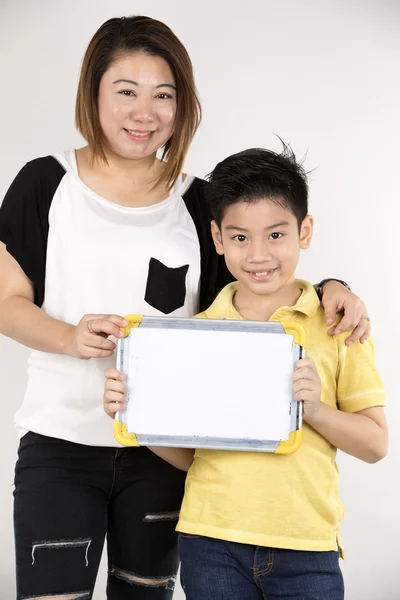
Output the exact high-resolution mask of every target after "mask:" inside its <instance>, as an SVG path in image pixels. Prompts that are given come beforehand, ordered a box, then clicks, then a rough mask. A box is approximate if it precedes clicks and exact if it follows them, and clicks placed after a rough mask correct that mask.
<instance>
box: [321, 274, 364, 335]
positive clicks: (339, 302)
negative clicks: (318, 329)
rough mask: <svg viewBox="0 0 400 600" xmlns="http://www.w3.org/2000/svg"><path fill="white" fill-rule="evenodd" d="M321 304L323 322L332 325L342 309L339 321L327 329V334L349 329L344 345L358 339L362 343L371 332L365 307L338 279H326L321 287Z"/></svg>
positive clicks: (335, 333)
mask: <svg viewBox="0 0 400 600" xmlns="http://www.w3.org/2000/svg"><path fill="white" fill-rule="evenodd" d="M322 305H323V307H324V309H325V322H326V324H327V325H333V323H334V322H335V320H336V315H337V313H338V312H342V311H344V315H343V317H342V318H341V320H340V321H339V323H338V324H337V325H336V326H335V327H332V328H331V329H330V330H329V332H328V333H329V335H338V334H339V333H342V331H351V330H352V329H353V332H352V334H351V335H350V336H349V337H348V338H347V339H346V345H347V346H350V344H352V343H353V342H355V341H357V340H358V339H359V340H360V342H361V344H363V343H364V342H365V341H367V339H368V338H369V336H370V334H371V324H370V320H369V317H368V313H367V309H366V306H365V304H364V302H362V300H360V298H359V297H358V296H356V295H355V294H353V292H351V291H350V290H348V289H347V288H346V287H344V285H342V284H341V283H339V282H338V281H328V282H327V283H326V284H325V285H324V287H323V288H322Z"/></svg>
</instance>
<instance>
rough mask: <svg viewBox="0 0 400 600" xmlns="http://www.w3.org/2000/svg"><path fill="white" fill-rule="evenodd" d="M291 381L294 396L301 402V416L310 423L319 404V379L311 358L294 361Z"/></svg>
mask: <svg viewBox="0 0 400 600" xmlns="http://www.w3.org/2000/svg"><path fill="white" fill-rule="evenodd" d="M293 381H294V384H293V394H294V397H295V398H296V400H297V401H298V402H303V418H304V420H305V421H307V422H308V423H310V425H311V424H312V420H313V418H315V417H316V416H317V414H318V411H319V408H320V406H321V379H320V378H319V375H318V371H317V367H316V366H315V363H314V361H313V360H312V359H311V358H302V359H301V360H298V361H297V362H296V370H295V372H294V375H293Z"/></svg>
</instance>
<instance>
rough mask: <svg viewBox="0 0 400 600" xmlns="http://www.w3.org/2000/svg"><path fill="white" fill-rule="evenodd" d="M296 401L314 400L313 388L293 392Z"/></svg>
mask: <svg viewBox="0 0 400 600" xmlns="http://www.w3.org/2000/svg"><path fill="white" fill-rule="evenodd" d="M294 398H295V400H297V402H312V401H313V400H314V401H315V390H300V391H298V392H296V393H295V394H294Z"/></svg>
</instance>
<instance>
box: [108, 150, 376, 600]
mask: <svg viewBox="0 0 400 600" xmlns="http://www.w3.org/2000/svg"><path fill="white" fill-rule="evenodd" d="M208 187H209V190H208V194H209V202H210V207H211V210H212V214H213V217H214V221H213V222H212V235H213V239H214V243H215V247H216V249H217V252H218V253H219V254H221V255H222V254H223V255H224V256H225V260H226V264H227V266H228V269H229V270H230V272H231V273H232V275H233V276H234V277H235V278H236V279H237V282H235V283H232V284H230V285H228V286H227V287H226V288H224V290H222V292H221V293H220V294H219V296H218V297H217V299H216V300H215V301H214V303H213V304H212V305H211V307H210V308H209V309H208V310H206V311H205V312H204V313H203V314H201V315H199V316H200V317H202V318H211V319H251V320H259V321H267V320H271V321H290V320H295V321H298V322H299V323H300V324H301V325H302V326H303V328H304V329H305V331H306V340H307V341H306V351H307V358H305V359H302V360H300V361H299V362H298V363H297V366H296V371H295V374H294V385H293V391H294V394H295V397H296V399H297V400H298V401H299V402H303V418H304V425H303V443H302V446H301V447H300V449H299V450H298V451H297V452H295V453H293V454H289V455H275V454H263V453H251V452H225V451H213V450H197V451H196V453H195V457H194V461H193V464H192V466H191V468H190V471H189V473H188V477H187V480H186V490H185V498H184V501H183V504H182V509H181V513H180V519H179V522H178V526H177V530H178V531H179V532H180V541H179V547H180V554H181V561H182V566H181V576H182V585H183V588H184V590H185V593H186V596H187V598H188V600H262V599H263V598H279V599H281V600H286V599H287V600H289V598H290V599H291V600H342V599H343V597H344V586H343V579H342V575H341V571H340V568H339V555H340V554H341V552H342V549H341V544H340V539H339V525H340V521H341V519H342V515H343V508H342V505H341V503H340V500H339V493H338V475H337V467H336V462H335V457H336V449H337V448H339V449H341V450H342V451H344V452H347V453H348V454H351V455H353V456H355V457H357V458H360V459H361V460H364V461H366V462H370V463H374V462H377V461H378V460H380V459H381V458H383V457H384V456H385V454H386V452H387V426H386V420H385V416H384V411H383V408H382V407H383V406H384V404H385V397H384V391H383V386H382V382H381V379H380V377H379V375H378V373H377V371H376V368H375V365H374V350H373V343H372V341H370V340H368V341H367V342H366V343H365V344H363V345H361V344H360V343H358V342H357V343H355V344H353V345H351V346H349V347H348V346H346V345H345V334H341V335H340V336H337V337H336V338H332V337H331V336H329V335H328V333H327V329H328V328H327V326H326V324H325V322H324V316H323V310H322V307H321V306H320V302H319V299H318V297H317V294H316V292H315V290H314V288H313V287H312V285H311V284H309V283H308V282H306V281H300V280H296V279H295V270H296V266H297V263H298V260H299V254H300V250H301V249H307V248H308V247H309V246H310V242H311V238H312V232H313V219H312V217H311V216H310V215H308V190H307V180H306V175H305V172H304V170H303V168H302V167H301V166H300V165H299V164H297V163H296V160H295V157H294V155H293V154H292V152H291V151H290V149H289V148H284V151H283V153H282V154H275V153H274V152H270V151H267V150H262V149H252V150H246V151H244V152H240V153H239V154H236V155H233V156H230V157H228V158H227V159H225V160H224V161H222V162H221V163H219V164H218V165H217V167H216V168H215V170H214V171H213V173H212V175H211V177H210V185H209V186H208ZM107 375H108V377H109V380H108V383H107V388H108V390H111V391H112V392H113V394H115V396H113V399H114V400H115V399H116V400H117V401H118V402H122V403H123V401H124V397H123V395H122V393H123V392H124V391H125V388H124V385H123V384H122V382H121V381H117V379H118V377H119V375H118V372H115V370H112V371H111V372H109V373H108V374H107ZM249 377H259V378H262V377H263V374H262V373H249ZM265 388H266V391H267V390H268V380H266V381H265ZM108 398H109V396H108ZM243 400H244V401H245V399H243ZM105 405H106V410H107V412H108V413H109V414H110V413H112V412H113V411H114V412H115V410H114V409H113V408H112V407H111V404H110V401H109V399H107V394H106V395H105ZM121 405H122V404H121ZM115 409H116V410H119V409H120V406H119V405H118V403H117V405H116V406H115ZM165 450H166V449H161V448H159V449H156V451H157V453H158V454H159V455H160V456H163V452H165ZM168 452H169V454H168V455H167V454H165V455H164V456H165V458H166V460H169V461H170V462H173V464H175V465H176V466H179V467H181V468H185V465H186V464H187V463H190V460H191V451H190V450H184V449H182V450H177V449H168Z"/></svg>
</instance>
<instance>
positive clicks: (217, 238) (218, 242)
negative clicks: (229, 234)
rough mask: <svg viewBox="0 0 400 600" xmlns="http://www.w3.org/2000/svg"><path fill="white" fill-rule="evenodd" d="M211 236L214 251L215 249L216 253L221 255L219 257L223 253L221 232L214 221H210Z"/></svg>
mask: <svg viewBox="0 0 400 600" xmlns="http://www.w3.org/2000/svg"><path fill="white" fill-rule="evenodd" d="M211 235H212V239H213V240H214V244H215V249H216V251H217V253H218V254H221V256H222V254H223V253H224V246H223V244H222V235H221V230H220V228H219V227H218V225H217V224H216V222H215V221H211Z"/></svg>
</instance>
